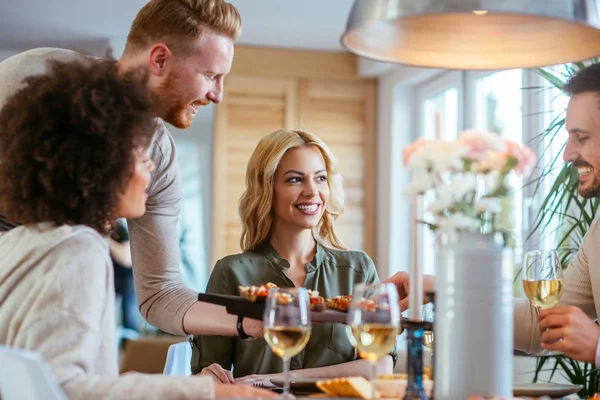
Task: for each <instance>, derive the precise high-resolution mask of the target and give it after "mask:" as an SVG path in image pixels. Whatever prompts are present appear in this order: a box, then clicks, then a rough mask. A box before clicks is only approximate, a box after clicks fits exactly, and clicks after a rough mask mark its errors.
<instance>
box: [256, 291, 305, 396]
mask: <svg viewBox="0 0 600 400" xmlns="http://www.w3.org/2000/svg"><path fill="white" fill-rule="evenodd" d="M266 302H267V303H266V306H265V312H264V314H263V323H264V330H265V340H266V341H267V343H268V344H269V347H271V350H272V351H273V353H275V354H276V355H278V356H279V357H281V359H282V360H283V382H284V385H283V397H284V398H286V399H293V398H294V396H293V395H292V394H290V380H289V373H290V360H291V358H292V357H294V356H295V355H297V354H298V353H300V352H301V351H302V350H303V349H304V347H305V346H306V343H307V342H308V339H310V332H311V325H310V308H309V297H308V292H307V291H306V289H305V288H277V289H271V290H269V295H268V296H267V300H266Z"/></svg>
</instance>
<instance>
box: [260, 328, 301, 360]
mask: <svg viewBox="0 0 600 400" xmlns="http://www.w3.org/2000/svg"><path fill="white" fill-rule="evenodd" d="M265 339H266V341H267V343H268V344H269V346H270V347H271V350H273V353H275V354H277V355H278V356H279V357H281V358H284V357H286V358H292V357H294V356H295V355H297V354H298V353H300V352H301V351H302V349H304V346H306V343H308V339H310V327H300V326H274V327H272V328H267V327H265Z"/></svg>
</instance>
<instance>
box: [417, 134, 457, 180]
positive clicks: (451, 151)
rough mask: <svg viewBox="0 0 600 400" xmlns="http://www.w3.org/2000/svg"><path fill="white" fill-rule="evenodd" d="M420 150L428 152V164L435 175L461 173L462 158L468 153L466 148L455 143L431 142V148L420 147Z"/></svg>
mask: <svg viewBox="0 0 600 400" xmlns="http://www.w3.org/2000/svg"><path fill="white" fill-rule="evenodd" d="M420 150H423V151H427V152H428V157H429V163H430V165H431V167H432V169H433V171H435V172H437V173H442V172H447V171H462V168H463V158H464V157H465V156H466V155H467V154H468V153H469V148H468V147H467V146H465V145H463V144H462V143H459V142H456V141H455V142H433V144H432V145H431V146H427V147H422V148H421V149H420ZM413 157H414V156H413Z"/></svg>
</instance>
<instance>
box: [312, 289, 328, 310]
mask: <svg viewBox="0 0 600 400" xmlns="http://www.w3.org/2000/svg"><path fill="white" fill-rule="evenodd" d="M308 296H309V301H310V309H311V311H322V310H324V309H325V299H324V298H323V296H319V292H318V291H317V290H310V289H309V290H308Z"/></svg>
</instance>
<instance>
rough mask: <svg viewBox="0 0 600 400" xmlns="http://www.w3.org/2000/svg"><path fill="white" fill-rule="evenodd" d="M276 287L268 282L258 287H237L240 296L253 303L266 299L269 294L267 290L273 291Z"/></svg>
mask: <svg viewBox="0 0 600 400" xmlns="http://www.w3.org/2000/svg"><path fill="white" fill-rule="evenodd" d="M276 287H277V285H276V284H274V283H271V282H268V283H266V284H264V285H260V286H239V287H238V292H239V294H240V296H242V297H243V298H245V299H246V300H248V301H252V302H254V301H256V300H261V299H262V300H264V299H266V298H267V295H268V294H269V289H274V288H276Z"/></svg>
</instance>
